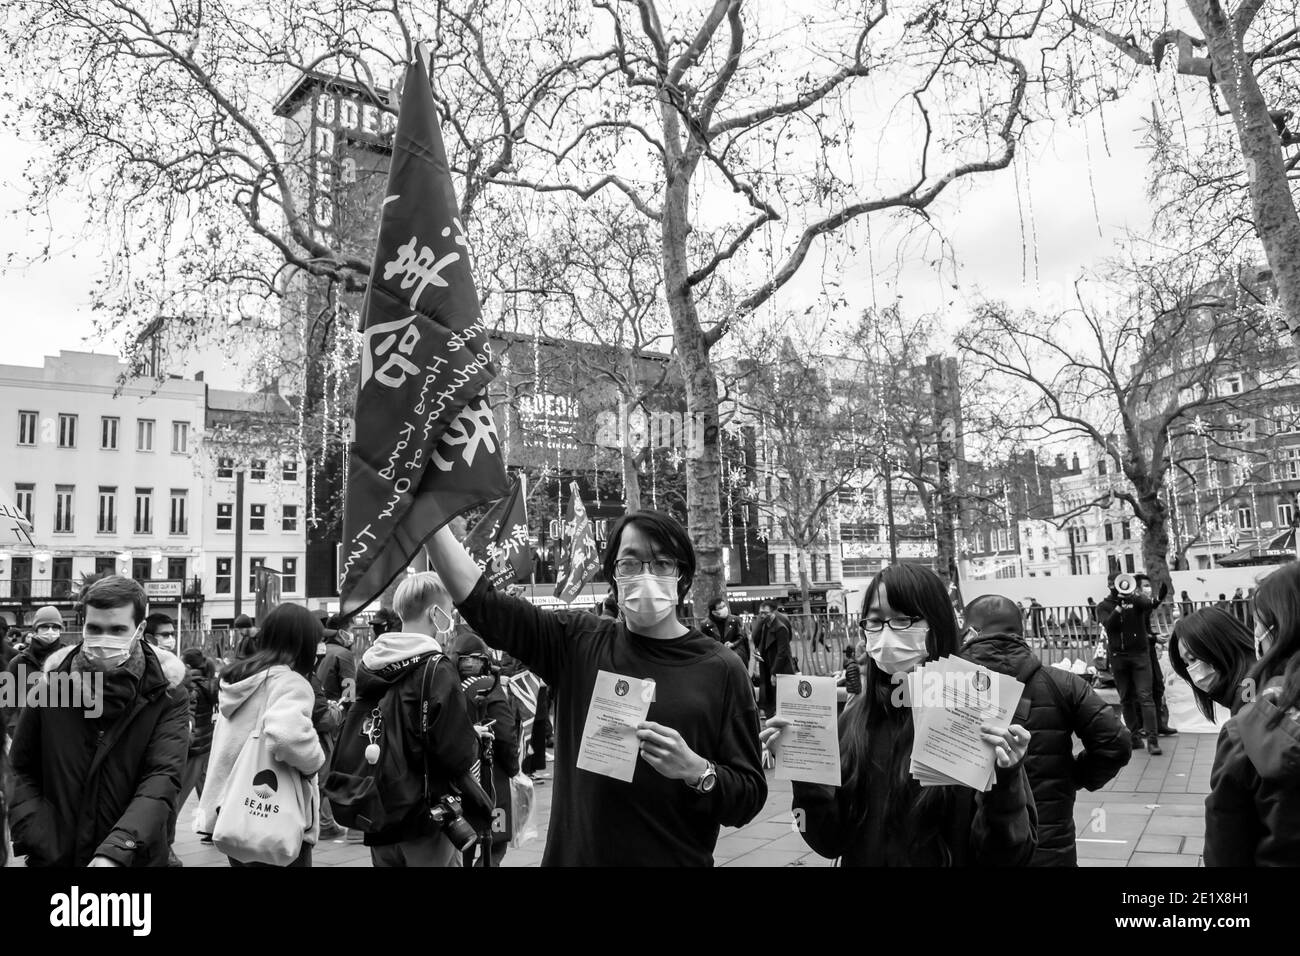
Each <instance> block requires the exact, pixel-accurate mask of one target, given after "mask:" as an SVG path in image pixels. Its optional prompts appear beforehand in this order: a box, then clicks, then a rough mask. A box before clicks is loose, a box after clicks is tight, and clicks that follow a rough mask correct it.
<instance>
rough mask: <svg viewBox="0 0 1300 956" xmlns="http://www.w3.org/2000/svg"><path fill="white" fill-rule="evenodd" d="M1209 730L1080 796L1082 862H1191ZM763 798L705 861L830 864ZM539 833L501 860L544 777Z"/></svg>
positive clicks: (520, 853)
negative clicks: (527, 821) (530, 812)
mask: <svg viewBox="0 0 1300 956" xmlns="http://www.w3.org/2000/svg"><path fill="white" fill-rule="evenodd" d="M1214 743H1215V736H1214V735H1213V734H1182V735H1180V736H1178V737H1166V738H1162V740H1161V745H1162V746H1163V748H1164V755H1163V756H1160V757H1151V756H1148V755H1147V753H1146V751H1145V750H1140V751H1138V752H1136V753H1134V755H1133V759H1132V760H1131V761H1130V762H1129V765H1128V766H1127V767H1125V768H1124V770H1123V771H1121V772H1120V774H1119V776H1118V777H1116V778H1115V779H1114V780H1112V781H1111V782H1110V783H1109V784H1108V785H1107V786H1106V787H1105V788H1104V789H1103V790H1101V791H1099V792H1097V793H1086V792H1085V793H1080V794H1079V799H1078V803H1077V804H1076V806H1075V823H1076V825H1077V827H1078V834H1079V836H1078V847H1079V861H1080V864H1081V865H1082V866H1200V865H1201V853H1202V851H1203V848H1204V845H1205V812H1204V804H1205V794H1206V793H1208V792H1209V789H1210V767H1211V764H1212V763H1213V760H1214ZM768 786H769V793H768V799H767V805H766V806H765V807H764V808H763V811H762V812H761V813H760V814H759V815H758V817H757V818H755V820H754V822H753V823H751V824H749V826H746V827H742V828H741V829H734V828H730V827H729V828H727V829H725V830H724V831H723V833H722V836H721V838H720V839H719V840H718V848H717V852H716V854H715V856H714V859H715V860H716V861H717V863H718V864H719V865H720V866H829V865H830V863H831V861H829V860H825V859H822V858H821V857H819V856H817V854H815V853H813V852H812V851H811V850H809V849H808V847H807V845H806V844H804V842H803V838H802V837H801V836H800V835H799V834H798V833H797V832H794V831H793V830H792V828H791V825H790V822H791V818H790V785H789V784H787V783H779V782H777V781H775V780H772V779H771V774H770V772H769V779H768ZM536 792H537V796H538V822H539V838H538V840H537V841H535V842H533V843H530V844H529V845H528V846H527V847H523V848H521V849H517V850H514V849H512V850H510V851H508V852H507V853H506V857H505V861H504V865H505V866H510V867H514V866H537V865H538V864H539V863H540V862H541V859H542V844H543V842H544V840H545V832H546V825H547V823H548V822H549V820H550V812H551V782H550V781H547V782H546V783H544V784H542V785H540V786H538V787H537V789H536ZM196 805H197V798H194V797H192V798H191V799H190V802H189V804H188V805H187V806H186V807H185V809H184V810H183V811H182V813H181V820H180V825H179V826H178V827H177V831H178V832H177V836H176V853H177V855H178V856H179V857H180V858H181V860H182V861H183V862H184V863H185V865H186V866H225V865H226V859H225V857H223V856H222V855H221V854H220V853H218V852H217V851H216V850H215V849H214V848H213V847H210V846H203V845H202V844H200V843H199V841H198V837H197V836H195V835H194V834H193V833H192V832H191V829H190V828H191V823H192V818H193V812H194V807H195V806H196ZM313 863H314V865H316V866H370V855H369V851H367V850H366V848H365V847H364V846H361V845H359V844H354V843H348V842H346V841H344V840H337V841H331V842H327V843H323V844H321V845H320V846H318V847H317V848H316V851H315V853H314V854H313Z"/></svg>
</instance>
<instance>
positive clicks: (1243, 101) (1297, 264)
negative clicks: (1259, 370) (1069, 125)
mask: <svg viewBox="0 0 1300 956" xmlns="http://www.w3.org/2000/svg"><path fill="white" fill-rule="evenodd" d="M1187 6H1188V7H1189V8H1190V9H1191V11H1192V15H1193V16H1195V17H1196V22H1197V23H1198V24H1199V25H1200V28H1201V30H1202V31H1203V32H1204V34H1205V39H1206V43H1207V45H1208V48H1209V54H1210V59H1211V61H1212V62H1213V64H1214V76H1215V79H1216V80H1217V81H1218V83H1219V88H1220V90H1222V91H1223V96H1224V99H1225V100H1226V101H1227V104H1228V108H1229V110H1231V112H1232V118H1233V121H1234V124H1235V126H1236V129H1237V139H1238V141H1239V143H1240V145H1241V155H1242V158H1243V159H1244V161H1245V166H1246V173H1247V176H1248V177H1249V179H1250V202H1251V211H1252V213H1253V215H1254V219H1255V232H1256V233H1257V234H1258V235H1259V239H1260V242H1261V243H1262V244H1263V246H1264V255H1265V256H1266V257H1267V259H1268V264H1269V267H1270V268H1271V269H1272V270H1273V279H1274V281H1275V282H1276V283H1277V292H1278V297H1279V299H1280V300H1281V305H1282V309H1283V310H1284V311H1285V313H1286V317H1287V324H1288V326H1289V328H1290V329H1291V336H1292V339H1293V341H1294V342H1295V343H1296V346H1297V348H1298V349H1300V215H1298V214H1297V212H1296V206H1295V199H1294V197H1293V196H1292V195H1291V188H1290V183H1288V181H1287V174H1286V168H1285V165H1284V161H1283V157H1282V143H1281V140H1280V138H1279V137H1278V134H1277V130H1276V128H1275V127H1274V126H1273V121H1272V119H1271V118H1270V117H1269V115H1268V104H1267V103H1266V102H1265V100H1264V95H1263V93H1261V92H1260V89H1259V83H1258V81H1257V79H1256V77H1255V73H1254V70H1253V69H1252V68H1250V66H1249V63H1248V61H1247V59H1246V53H1245V51H1244V50H1243V48H1242V42H1241V40H1240V38H1238V37H1237V35H1236V31H1235V30H1234V28H1233V26H1232V22H1231V20H1230V19H1229V18H1228V17H1227V16H1225V14H1224V11H1223V9H1222V8H1221V7H1220V6H1219V4H1218V3H1217V2H1216V0H1187ZM1238 64H1241V65H1242V66H1243V67H1244V68H1239V67H1238Z"/></svg>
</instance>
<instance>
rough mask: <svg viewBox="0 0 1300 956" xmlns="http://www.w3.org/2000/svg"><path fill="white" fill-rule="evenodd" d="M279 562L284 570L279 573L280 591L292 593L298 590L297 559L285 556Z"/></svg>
mask: <svg viewBox="0 0 1300 956" xmlns="http://www.w3.org/2000/svg"><path fill="white" fill-rule="evenodd" d="M281 564H282V565H283V567H284V572H283V573H282V574H281V575H280V593H281V594H293V593H294V592H295V591H297V590H298V559H297V558H285V559H284V561H282V562H281Z"/></svg>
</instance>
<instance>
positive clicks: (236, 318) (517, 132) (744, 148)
mask: <svg viewBox="0 0 1300 956" xmlns="http://www.w3.org/2000/svg"><path fill="white" fill-rule="evenodd" d="M1046 9H1047V4H1046V0H1042V2H1037V3H1036V2H1034V0H1025V2H1024V5H1023V6H1020V5H1016V4H1013V5H1011V6H1009V7H1008V6H1006V5H994V4H991V3H988V2H986V0H960V2H959V3H958V4H956V5H951V6H949V7H948V8H947V9H945V10H939V9H938V8H934V9H929V8H922V9H919V10H914V11H909V12H908V13H900V12H898V11H896V10H894V9H893V8H892V7H890V6H889V5H888V4H887V0H874V2H872V3H868V4H861V3H849V2H847V0H824V2H822V3H821V4H819V5H816V6H809V7H807V8H806V9H805V8H803V7H801V8H800V10H799V11H798V12H797V13H791V12H787V11H784V10H782V9H780V8H775V7H769V6H762V7H760V6H759V5H756V4H753V5H751V4H744V3H742V0H715V2H712V3H706V4H703V5H702V10H701V11H698V12H696V11H683V12H681V13H675V14H673V16H671V17H669V18H667V19H665V18H664V17H663V16H662V15H661V12H660V10H659V9H658V7H657V5H656V3H655V2H654V0H634V2H633V0H598V2H596V3H595V4H594V10H593V9H590V8H587V7H585V6H583V5H580V4H578V3H577V2H576V0H553V2H551V3H547V4H544V5H542V6H541V8H540V9H539V8H537V7H536V5H533V4H525V3H522V2H520V0H463V2H449V0H427V2H424V0H413V2H403V0H398V2H390V0H295V2H294V3H292V4H287V3H276V4H272V6H271V7H270V8H268V7H267V6H266V5H265V4H251V3H244V2H239V0H175V2H173V0H139V2H136V0H49V2H46V0H17V2H15V3H14V4H11V6H10V11H9V16H8V19H7V20H6V23H5V33H6V36H5V39H6V41H7V52H8V54H9V56H8V57H7V58H6V60H5V62H4V64H3V65H2V66H0V70H3V71H4V72H5V74H6V78H7V79H9V80H11V81H13V82H14V85H15V86H16V87H17V88H20V89H22V90H24V94H23V96H22V97H21V98H20V100H19V102H18V104H17V107H18V108H17V109H16V110H15V112H14V114H13V116H14V120H13V121H14V122H16V123H21V124H23V126H24V127H25V128H27V129H34V130H36V132H37V133H38V135H39V136H40V137H41V140H42V143H43V150H42V153H41V157H40V159H39V160H38V162H37V164H36V167H35V168H33V169H32V170H31V171H30V181H31V182H32V184H33V188H32V194H31V197H30V203H31V205H32V208H34V209H37V210H39V209H42V208H44V207H45V204H46V203H47V202H48V200H49V199H50V197H51V196H52V195H54V194H56V193H58V192H59V191H60V190H62V189H65V188H72V189H76V190H79V191H81V192H82V194H83V195H85V196H87V197H89V215H90V218H91V219H92V220H93V221H94V222H96V223H98V224H99V226H100V227H101V228H106V229H107V230H108V232H109V233H110V236H111V238H110V240H109V243H108V245H109V248H108V262H109V269H108V275H107V278H106V281H105V282H104V283H103V285H102V286H101V287H100V289H99V292H98V294H97V297H96V303H95V304H96V307H97V308H98V309H99V310H101V311H102V313H103V314H104V315H105V316H107V321H108V322H109V323H110V324H111V325H112V326H113V327H114V328H122V327H128V328H133V329H145V328H149V329H152V330H154V331H156V330H157V328H158V323H159V322H160V321H161V322H162V323H163V324H164V325H166V326H167V327H169V328H171V329H172V330H181V331H182V332H183V331H184V330H189V329H207V328H210V327H213V326H222V327H224V326H228V325H230V324H232V323H234V324H236V325H243V326H249V327H257V328H275V327H277V325H278V323H279V322H280V319H281V316H280V310H279V302H280V300H281V299H283V298H284V297H285V296H286V295H288V294H290V293H291V292H292V293H294V294H299V293H301V292H302V290H303V288H304V287H308V288H310V289H311V290H313V291H312V295H313V296H314V301H316V302H318V303H322V304H320V305H317V306H316V307H314V308H311V309H309V310H308V312H309V313H311V314H312V316H314V320H318V321H320V322H324V323H331V322H332V323H333V325H332V326H331V327H330V328H329V329H326V330H323V331H322V332H321V334H320V336H319V337H320V338H321V339H324V340H326V346H327V347H326V348H325V349H324V351H326V352H329V351H331V348H330V347H329V346H330V344H331V342H332V341H333V340H332V339H331V338H330V337H331V336H337V335H339V334H342V333H340V332H339V331H337V329H338V324H339V319H338V317H339V316H340V315H343V316H347V315H348V314H351V310H354V308H355V301H354V300H352V301H349V300H348V298H347V297H348V296H355V295H356V294H358V293H360V292H361V291H362V290H363V289H364V286H365V282H366V276H367V273H368V271H369V265H370V262H369V256H368V254H367V251H366V249H365V248H364V245H363V244H362V243H358V244H356V245H349V244H348V243H346V242H343V241H341V240H337V239H334V238H331V236H330V235H328V234H323V233H322V232H321V231H319V230H316V229H313V228H312V225H311V220H310V215H309V213H310V210H308V209H306V208H304V205H303V197H302V195H301V192H302V190H301V186H302V185H303V183H305V182H306V181H308V179H309V178H310V176H309V174H310V173H311V168H310V166H308V165H307V164H306V162H305V161H304V158H303V157H302V155H301V150H300V148H299V147H300V144H301V142H302V131H301V130H299V131H297V133H296V134H295V133H294V131H292V130H288V131H286V130H285V129H284V125H285V124H284V123H283V121H282V120H281V119H280V118H279V117H278V116H277V115H276V113H275V106H276V104H277V102H278V99H279V94H280V93H281V92H282V91H283V90H284V89H285V88H286V87H288V86H290V85H291V84H293V83H294V82H295V81H297V80H298V79H299V78H300V77H302V76H306V75H316V74H321V73H325V74H333V75H341V76H343V77H344V78H346V79H347V80H348V82H350V83H352V84H354V85H355V86H356V87H357V88H359V89H362V90H364V91H367V96H368V97H369V100H370V102H372V103H373V104H374V105H376V107H377V108H378V109H381V110H383V111H385V112H386V113H389V114H391V107H390V106H389V103H391V102H393V100H392V99H391V97H389V96H387V95H386V94H385V93H384V92H383V90H382V87H383V86H384V85H385V80H386V79H387V78H391V77H392V75H393V74H394V73H395V72H396V70H397V69H398V68H399V67H400V65H401V64H402V63H403V62H405V61H406V60H407V59H409V58H410V57H411V56H412V55H413V53H414V46H415V41H416V40H419V39H421V38H432V45H433V69H432V75H433V77H434V87H435V89H434V92H435V96H436V97H437V98H438V100H439V102H440V103H441V104H442V105H443V106H444V109H445V115H444V125H445V127H446V128H447V130H448V135H447V140H448V146H449V151H450V153H451V157H452V163H453V166H454V168H455V169H456V171H457V172H458V174H459V175H460V176H461V182H460V183H459V184H458V187H459V194H460V196H461V197H462V201H461V205H462V210H461V211H462V214H463V215H462V218H463V219H464V220H465V223H466V226H467V228H469V230H470V233H471V236H472V237H473V238H474V242H475V248H476V251H477V257H478V258H477V261H476V273H477V275H478V276H479V279H480V283H481V284H482V285H483V286H484V288H482V289H481V290H480V291H481V293H482V294H483V296H484V297H485V301H486V300H489V299H491V298H492V297H493V296H494V295H495V294H496V293H497V290H499V289H501V288H504V287H507V286H508V285H510V284H512V283H513V276H512V274H511V269H510V268H509V267H510V266H511V265H512V263H511V262H510V260H511V259H512V258H513V257H514V254H515V253H516V252H517V248H518V246H517V243H518V242H519V241H521V240H523V239H524V236H525V235H526V233H527V230H526V229H524V228H520V227H519V224H518V219H519V218H520V217H523V218H524V219H525V220H527V219H528V218H529V217H530V216H531V217H534V219H535V217H536V216H538V215H541V214H543V213H541V212H539V210H538V209H536V208H534V207H533V205H532V204H533V202H534V200H538V205H539V207H542V208H544V209H545V210H546V212H545V213H544V214H545V215H570V214H573V212H572V210H573V209H574V204H575V203H577V202H578V201H579V200H587V199H590V198H591V197H593V196H595V195H596V194H598V193H602V192H608V193H609V194H610V195H614V196H616V197H618V198H619V199H620V200H621V201H622V202H624V203H626V204H627V205H628V206H630V207H631V208H632V209H633V210H635V211H636V212H637V213H638V214H639V215H641V216H642V217H643V218H644V219H645V220H646V221H648V222H649V223H651V224H652V225H653V228H654V229H655V231H656V232H657V239H658V242H657V247H658V250H659V258H660V264H661V271H662V276H663V282H664V298H665V301H666V305H667V311H668V316H669V319H670V322H671V327H672V332H673V336H674V341H675V346H676V354H677V357H678V360H679V362H680V363H681V369H682V374H683V379H684V382H685V389H686V397H687V403H688V406H689V410H690V412H691V414H692V416H693V418H694V419H695V421H696V423H697V425H698V426H699V427H700V429H701V433H702V437H703V442H702V445H701V453H700V454H699V455H697V456H694V457H692V458H691V460H690V461H689V463H688V494H687V496H688V498H689V500H690V512H689V513H690V525H691V529H690V530H691V533H692V537H693V539H694V541H695V544H696V547H697V549H698V553H699V560H700V574H699V576H698V578H697V581H698V586H697V587H696V589H695V597H696V600H697V602H699V606H700V608H701V613H702V608H703V607H704V605H705V604H706V603H707V602H708V600H709V599H710V598H712V597H713V596H715V595H717V594H720V593H721V591H722V587H723V580H722V568H721V548H720V520H719V519H720V515H719V502H720V495H719V490H718V484H719V445H718V439H717V425H718V400H719V395H718V383H717V381H716V376H715V371H714V368H713V364H712V362H711V358H710V356H711V353H712V350H713V349H714V348H715V347H716V346H717V344H718V343H719V342H720V341H721V340H722V339H723V338H724V337H725V336H726V335H727V333H728V330H729V329H730V328H732V326H733V324H734V323H735V322H736V321H737V319H739V318H741V317H743V316H746V315H749V314H752V313H753V312H754V311H755V310H756V309H758V308H759V307H760V306H762V305H763V304H764V303H765V302H767V301H768V300H769V299H770V298H771V297H772V296H773V295H774V294H775V293H776V292H777V291H778V290H780V289H781V288H782V287H784V286H785V285H786V284H787V283H789V282H790V281H791V280H792V279H793V278H794V277H795V276H796V275H797V274H798V273H799V272H800V270H801V269H802V268H803V267H804V266H805V264H806V263H807V262H808V261H809V259H810V254H811V253H813V251H814V250H815V249H817V248H818V246H819V245H820V244H822V243H824V242H825V241H826V240H827V239H830V238H833V237H834V236H835V234H836V233H837V232H838V231H839V230H841V229H843V227H844V226H845V225H846V224H847V223H849V222H850V221H852V220H854V219H855V218H858V217H861V216H867V215H871V214H874V213H881V212H885V213H897V214H901V215H905V216H915V217H918V220H923V219H924V218H925V217H926V216H928V215H929V211H930V210H931V209H932V207H933V206H934V204H935V201H936V200H937V199H938V198H939V197H940V196H941V195H943V194H944V193H945V191H946V190H948V188H949V187H950V186H952V185H953V184H954V183H957V182H959V181H962V180H965V179H969V178H973V177H978V176H981V175H983V174H986V173H991V172H994V171H996V170H999V169H1003V168H1005V167H1006V166H1007V165H1008V164H1009V163H1010V161H1011V158H1012V155H1013V153H1014V149H1015V143H1016V139H1017V137H1018V135H1019V133H1020V131H1021V129H1022V127H1023V125H1024V122H1025V99H1026V95H1027V92H1028V90H1029V88H1030V87H1029V83H1030V79H1031V76H1030V71H1029V69H1028V68H1027V66H1026V65H1025V64H1026V62H1032V63H1036V62H1037V60H1036V56H1037V52H1036V50H1035V39H1034V37H1035V35H1036V32H1037V31H1038V30H1039V28H1040V24H1041V21H1042V18H1043V15H1044V13H1045V11H1046ZM909 14H915V15H909ZM796 38H798V39H797V40H796V43H795V44H794V46H795V47H796V50H797V53H796V55H794V56H792V55H791V47H792V43H791V41H792V39H796ZM1022 51H1034V53H1033V55H1032V56H1031V55H1030V54H1029V53H1028V52H1022ZM875 102H879V103H886V104H892V110H891V109H890V108H889V107H888V106H886V107H880V108H876V107H874V106H872V105H871V104H873V103H875ZM900 117H901V120H900V119H899V118H900ZM866 124H871V128H870V129H865V130H862V129H859V126H861V125H866ZM899 124H901V125H899ZM863 135H865V138H866V139H867V140H868V141H870V142H875V141H876V140H877V139H878V138H880V137H883V136H885V135H892V136H900V135H907V136H910V137H912V144H911V148H910V149H909V150H908V151H907V155H906V156H901V155H900V156H895V157H894V160H895V161H894V162H892V163H891V164H890V168H888V169H882V170H881V171H879V173H878V175H877V176H876V178H875V180H874V182H869V181H868V179H867V178H866V177H863V176H861V175H860V170H858V169H856V168H855V160H854V157H853V155H852V153H851V152H850V151H848V149H847V147H848V145H849V144H850V143H851V141H852V140H853V139H854V138H855V137H858V136H863ZM593 170H594V171H595V172H594V173H593V172H592V171H593ZM496 187H508V189H507V191H506V192H505V193H503V192H501V191H500V190H499V189H497V188H496ZM517 189H522V190H526V191H527V192H526V194H525V195H526V196H529V197H532V198H529V199H527V200H514V199H510V198H508V197H509V193H510V191H512V190H517ZM363 232H364V230H363ZM367 238H368V237H367ZM814 261H815V259H814ZM506 276H510V278H509V279H507V278H506ZM721 278H727V279H728V283H729V286H730V287H731V288H733V289H736V290H741V291H739V292H737V294H736V295H735V296H734V301H733V300H732V299H730V298H729V297H723V300H722V302H720V301H719V299H718V298H716V292H717V289H718V284H717V283H716V281H715V280H717V279H721ZM513 284H516V285H517V283H513ZM723 303H725V304H723ZM340 305H341V306H343V308H342V309H340V308H339V306H340ZM720 305H721V306H722V307H719V306H720ZM495 308H502V306H501V304H500V303H499V302H498V303H497V305H496V306H495ZM305 351H306V352H307V354H308V355H311V354H312V349H311V348H308V349H306V350H305ZM315 374H316V378H317V379H318V378H319V373H315ZM314 381H315V379H314V378H313V373H311V372H310V371H308V372H307V373H306V374H305V382H304V386H305V387H304V391H307V392H309V393H310V392H313V391H314V389H313V388H312V385H313V383H314Z"/></svg>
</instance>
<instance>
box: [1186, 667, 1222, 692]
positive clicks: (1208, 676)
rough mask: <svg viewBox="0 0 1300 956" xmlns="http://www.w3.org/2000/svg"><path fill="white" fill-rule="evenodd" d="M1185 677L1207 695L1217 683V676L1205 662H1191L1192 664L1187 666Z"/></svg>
mask: <svg viewBox="0 0 1300 956" xmlns="http://www.w3.org/2000/svg"><path fill="white" fill-rule="evenodd" d="M1187 676H1188V677H1190V678H1191V679H1192V683H1193V684H1195V685H1196V686H1197V687H1198V688H1200V689H1201V690H1203V691H1205V693H1207V694H1208V693H1209V692H1210V688H1211V687H1213V686H1214V685H1215V684H1217V683H1218V682H1219V675H1218V674H1216V673H1215V672H1214V668H1213V667H1211V666H1210V665H1209V664H1207V663H1205V661H1192V663H1190V664H1188V665H1187Z"/></svg>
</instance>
